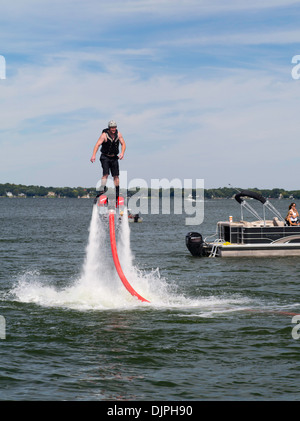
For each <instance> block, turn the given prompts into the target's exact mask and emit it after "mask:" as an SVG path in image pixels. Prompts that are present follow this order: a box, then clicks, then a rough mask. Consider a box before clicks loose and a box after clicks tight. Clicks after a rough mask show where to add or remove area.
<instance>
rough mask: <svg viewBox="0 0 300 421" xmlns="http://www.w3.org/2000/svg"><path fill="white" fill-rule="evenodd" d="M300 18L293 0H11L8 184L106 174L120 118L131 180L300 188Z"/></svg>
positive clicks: (0, 44)
mask: <svg viewBox="0 0 300 421" xmlns="http://www.w3.org/2000/svg"><path fill="white" fill-rule="evenodd" d="M299 19H300V1H291V0H264V1H263V2H262V1H261V0H252V1H251V2H249V1H248V0H226V1H224V0H112V1H109V2H108V1H107V0H106V1H103V0H85V1H83V0H80V1H79V0H59V1H58V0H51V1H48V0H26V2H24V1H23V0H14V1H12V2H2V5H1V14H0V55H1V56H2V59H1V62H0V63H2V65H3V63H4V60H5V79H4V78H1V77H0V106H1V114H0V151H1V153H0V183H15V184H25V185H43V186H53V187H58V186H60V187H65V186H69V187H76V186H82V187H93V186H96V184H97V183H98V180H99V179H100V177H101V175H102V170H101V166H100V162H99V159H98V158H99V157H100V153H99V152H98V154H97V158H96V162H95V163H94V164H92V163H91V162H90V158H91V156H92V152H93V148H94V146H95V143H96V142H97V140H98V137H99V136H100V134H101V132H102V129H104V128H105V127H107V122H108V121H109V120H111V119H113V120H115V121H116V122H117V124H118V129H119V131H120V132H121V133H122V135H123V137H124V139H125V142H126V146H127V149H126V153H125V157H124V159H123V160H122V161H120V170H121V171H124V172H126V174H127V182H128V181H130V182H131V183H133V184H134V182H135V180H137V181H138V180H139V179H140V180H145V182H146V183H148V185H149V186H150V183H151V180H153V179H167V180H170V181H171V180H173V179H179V180H181V181H182V184H183V183H184V180H187V179H188V180H193V183H194V182H195V180H197V179H203V180H204V187H205V188H218V187H228V186H229V185H231V186H234V187H239V188H244V189H247V188H267V189H268V188H270V189H272V188H283V189H286V190H298V189H300V178H299V171H298V169H299V164H300V146H299V133H300V118H299V111H300V78H299V79H298V68H297V63H298V61H299V63H300V56H299V57H298V58H299V60H298V59H297V57H296V58H295V56H297V55H300V27H299V21H300V20H299ZM293 58H294V59H293ZM0 70H1V69H0ZM2 76H3V68H2ZM299 76H300V69H299ZM137 185H139V183H138V182H137Z"/></svg>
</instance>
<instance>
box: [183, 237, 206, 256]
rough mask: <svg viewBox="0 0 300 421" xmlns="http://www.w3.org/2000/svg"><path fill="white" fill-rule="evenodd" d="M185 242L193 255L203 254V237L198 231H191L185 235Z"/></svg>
mask: <svg viewBox="0 0 300 421" xmlns="http://www.w3.org/2000/svg"><path fill="white" fill-rule="evenodd" d="M185 244H186V246H187V248H188V250H189V251H190V253H191V254H192V255H193V256H202V251H203V239H202V235H201V234H199V233H198V232H189V233H187V235H186V237H185Z"/></svg>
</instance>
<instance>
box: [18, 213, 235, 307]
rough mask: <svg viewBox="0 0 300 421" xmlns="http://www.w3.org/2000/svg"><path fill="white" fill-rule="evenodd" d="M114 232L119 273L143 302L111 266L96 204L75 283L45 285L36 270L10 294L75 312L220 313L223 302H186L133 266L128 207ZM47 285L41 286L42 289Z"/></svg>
mask: <svg viewBox="0 0 300 421" xmlns="http://www.w3.org/2000/svg"><path fill="white" fill-rule="evenodd" d="M117 224H119V226H118V227H117V229H116V233H117V234H118V235H117V249H118V256H119V260H120V264H121V266H122V269H123V272H124V274H125V276H126V278H127V279H128V281H129V282H130V284H131V285H132V287H133V288H134V289H135V290H136V291H138V293H139V294H141V295H142V296H143V297H145V298H146V299H148V300H149V301H150V304H149V303H144V302H141V301H139V300H138V299H137V298H136V297H133V296H132V295H131V294H130V293H129V292H128V291H127V290H126V288H125V287H124V285H123V284H122V282H121V280H120V279H119V276H118V274H117V271H116V269H115V266H114V262H113V258H112V254H111V246H110V239H109V226H108V220H107V219H104V218H101V217H99V214H98V209H97V206H95V205H94V206H93V212H92V218H91V222H90V227H89V238H88V244H87V246H86V256H85V260H84V263H83V267H82V270H81V273H80V275H79V277H78V278H77V280H76V281H74V282H73V283H72V285H69V286H67V287H65V288H62V289H57V288H55V287H54V286H52V285H49V282H48V285H47V279H45V277H42V276H41V275H40V274H39V272H37V271H33V272H32V271H30V272H26V273H25V274H24V275H22V276H21V277H20V279H19V281H18V284H17V285H16V286H15V288H14V289H13V290H12V291H11V293H12V294H13V295H14V297H15V298H16V299H18V300H20V301H21V302H34V303H36V304H39V305H43V306H47V307H51V306H53V307H65V308H72V309H76V310H110V309H132V308H136V307H139V308H149V306H151V307H152V308H177V309H178V308H184V309H187V308H189V309H191V308H193V309H198V310H199V308H202V309H203V310H204V314H211V312H213V311H216V309H217V308H219V309H221V311H222V310H224V305H226V306H227V305H228V304H229V303H228V300H226V299H225V300H224V299H222V298H221V299H220V298H214V297H206V298H202V297H199V298H196V299H190V298H187V297H185V296H183V295H181V294H178V293H177V291H176V287H175V285H172V283H169V282H166V280H165V279H164V278H161V276H160V272H159V270H158V268H157V269H154V270H152V271H150V272H148V273H145V272H144V271H141V270H139V269H138V268H137V267H136V266H134V264H133V261H134V258H133V255H132V252H131V247H130V227H129V222H128V213H127V209H126V208H125V210H124V215H123V217H122V218H121V222H120V223H119V222H117ZM45 284H46V285H45Z"/></svg>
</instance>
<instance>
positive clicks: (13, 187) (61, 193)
mask: <svg viewBox="0 0 300 421" xmlns="http://www.w3.org/2000/svg"><path fill="white" fill-rule="evenodd" d="M245 189H247V190H252V191H255V192H257V193H259V194H261V195H262V196H264V197H266V198H269V199H290V200H296V199H300V190H284V189H280V188H274V189H257V188H248V187H246V188H244V189H243V188H230V187H219V188H214V189H204V199H232V198H233V197H234V195H235V194H236V193H237V192H238V191H241V190H245ZM122 190H123V191H124V189H121V192H122ZM178 190H179V191H178ZM139 191H140V193H141V196H143V197H148V198H151V196H152V195H153V196H156V197H157V196H159V195H164V192H167V193H168V191H169V190H167V189H162V188H161V189H140V188H139V187H136V188H135V190H128V191H127V192H126V193H127V196H128V197H130V196H132V195H134V194H137V192H139ZM174 193H176V194H177V195H178V193H179V194H180V189H173V188H171V189H170V193H169V194H170V196H171V197H173V196H174ZM96 194H97V193H96V188H95V187H44V186H33V185H30V186H26V185H23V184H11V183H6V184H0V197H1V198H3V197H7V198H36V197H43V198H67V197H68V198H78V199H92V198H94V197H95V196H96ZM123 194H124V193H123ZM181 194H182V195H184V191H183V189H181ZM190 194H191V196H193V197H195V196H196V191H195V190H192V189H191V190H190Z"/></svg>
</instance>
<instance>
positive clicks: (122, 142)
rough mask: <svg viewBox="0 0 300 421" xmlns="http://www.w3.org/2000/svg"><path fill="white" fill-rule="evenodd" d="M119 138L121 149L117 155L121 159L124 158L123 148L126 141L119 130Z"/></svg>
mask: <svg viewBox="0 0 300 421" xmlns="http://www.w3.org/2000/svg"><path fill="white" fill-rule="evenodd" d="M119 140H120V143H121V146H122V150H121V153H120V155H119V159H123V158H124V153H125V149H126V143H125V140H124V138H123V136H122V134H121V133H120V132H119Z"/></svg>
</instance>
